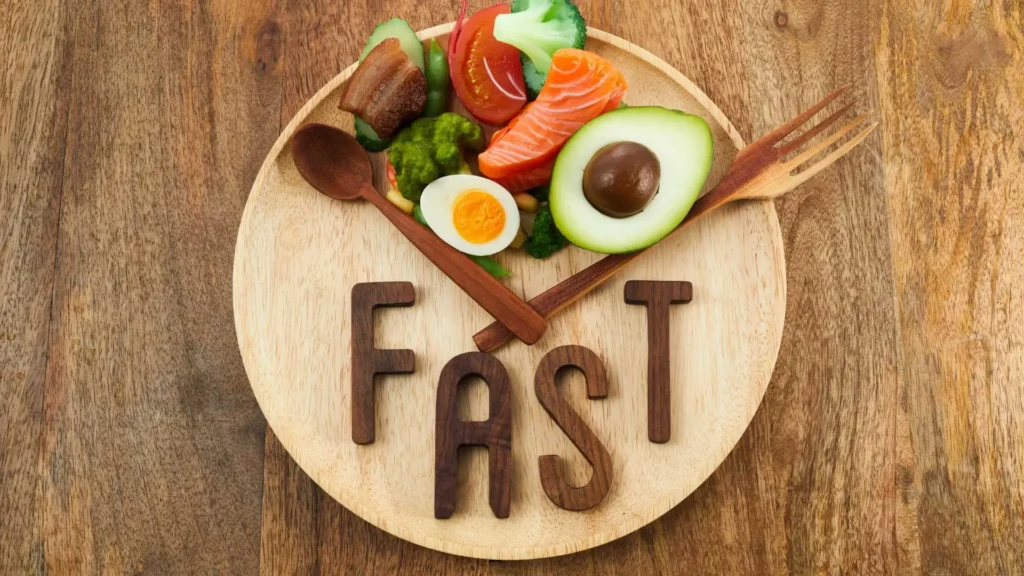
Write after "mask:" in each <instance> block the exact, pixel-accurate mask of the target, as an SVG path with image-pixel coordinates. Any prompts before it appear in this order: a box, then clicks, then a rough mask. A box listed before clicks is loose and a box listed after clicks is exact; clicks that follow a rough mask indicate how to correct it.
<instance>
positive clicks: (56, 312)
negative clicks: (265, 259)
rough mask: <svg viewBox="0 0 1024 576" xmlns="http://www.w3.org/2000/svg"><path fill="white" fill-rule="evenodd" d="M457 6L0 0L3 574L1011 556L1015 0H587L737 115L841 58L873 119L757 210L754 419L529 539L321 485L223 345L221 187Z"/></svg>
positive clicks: (1020, 77)
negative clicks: (603, 526)
mask: <svg viewBox="0 0 1024 576" xmlns="http://www.w3.org/2000/svg"><path fill="white" fill-rule="evenodd" d="M455 4H456V2H455V1H454V0H393V1H370V0H244V1H243V0H209V1H205V0H204V1H181V2H175V1H171V0H166V1H165V0H150V1H149V2H143V1H141V0H110V1H106V2H94V1H90V0H33V1H31V2H30V1H27V0H0V52H2V53H3V54H4V55H5V59H6V65H5V66H3V67H2V68H0V191H2V196H0V574H4V575H7V574H21V573H28V574H42V573H53V574H72V573H73V574H93V573H104V574H107V573H113V574H117V573H128V572H130V573H138V572H142V573H146V574H151V573H152V574H162V573H168V574H227V573H239V574H253V573H256V572H257V571H260V572H261V573H265V574H309V573H314V572H324V573H348V574H393V573H396V572H399V571H402V572H404V573H410V574H421V573H429V574H462V573H472V574H628V575H638V574H653V573H664V574H687V575H690V574H766V573H773V574H774V573H796V574H821V573H827V574H855V573H868V574H870V573H878V574H893V573H899V574H925V573H926V574H1014V573H1017V574H1019V573H1024V288H1022V286H1024V283H1022V281H1024V258H1022V254H1024V168H1022V166H1024V104H1022V103H1024V15H1022V13H1024V8H1022V4H1021V3H1020V2H1019V1H1017V0H1002V1H998V0H997V1H991V2H980V1H979V2H971V1H970V0H945V1H935V0H834V1H830V2H821V1H815V0H776V1H774V2H767V1H761V0H757V1H747V0H725V1H720V2H719V1H716V2H707V1H696V0H645V1H643V2H639V1H636V0H634V1H627V0H589V1H581V2H580V5H581V9H582V11H583V12H584V15H585V16H586V17H587V19H588V21H589V23H590V24H591V25H592V26H595V27H597V28H601V29H603V30H606V31H609V32H611V33H613V34H617V35H619V36H622V37H624V38H626V39H628V40H631V41H633V42H635V43H637V44H639V45H641V46H643V47H645V48H647V49H649V50H651V51H652V52H654V53H655V54H658V55H659V56H661V57H663V58H664V59H665V60H667V61H668V62H669V63H670V64H672V65H674V66H676V67H677V68H678V69H679V70H681V71H682V72H683V73H684V74H686V75H688V76H689V77H690V78H692V79H693V80H694V81H695V82H696V83H697V84H698V85H699V86H701V87H702V88H703V89H704V90H705V91H706V92H707V93H708V94H709V95H710V96H711V98H712V99H713V100H714V101H716V102H717V103H718V104H719V105H720V106H721V108H722V109H723V111H724V112H725V113H726V114H727V115H728V116H729V117H730V118H731V119H732V121H733V122H734V124H735V125H736V127H737V128H738V129H739V131H740V133H741V134H742V135H743V136H744V137H745V138H746V139H747V140H748V141H750V140H753V139H754V138H755V137H757V136H758V135H760V134H762V133H764V132H765V131H766V130H768V129H769V128H771V127H773V126H775V125H777V124H779V123H781V122H782V121H784V120H786V119H788V118H789V117H791V116H792V115H794V114H795V113H796V112H798V111H800V110H802V109H804V108H805V107H807V106H808V105H810V104H812V103H813V102H815V101H816V100H817V99H818V98H819V97H820V96H821V95H823V94H825V93H827V92H829V91H831V90H832V89H833V88H835V87H837V86H840V85H842V84H846V83H849V82H852V83H853V84H854V85H855V86H856V91H857V92H858V93H859V94H860V96H861V98H862V103H861V104H860V109H861V110H864V111H868V110H873V111H874V112H875V113H876V115H877V117H878V119H880V120H881V126H880V129H879V130H878V131H877V132H876V133H875V134H874V135H872V136H871V137H870V138H869V139H868V140H867V141H866V142H865V144H864V145H862V146H861V147H860V148H859V149H858V150H856V151H855V152H854V153H853V154H851V155H849V156H848V157H846V158H845V159H843V160H842V161H841V162H839V163H838V164H837V165H836V166H834V167H833V168H831V169H829V170H827V171H826V172H824V173H823V174H822V175H820V176H818V177H816V178H815V179H813V180H812V181H811V182H810V183H808V184H807V185H805V186H803V187H802V188H800V189H798V190H797V191H795V192H793V193H791V194H790V195H788V196H786V197H785V198H784V199H782V200H780V201H778V203H777V206H778V209H779V212H780V218H781V222H782V228H783V232H784V235H785V240H786V255H787V260H788V266H789V268H788V283H789V284H788V286H789V295H788V297H789V302H788V314H787V321H786V328H785V334H784V337H783V342H782V350H781V353H780V355H779V361H778V365H777V366H776V369H775V373H774V377H773V379H772V383H771V385H770V387H769V389H768V392H767V395H766V397H765V400H764V403H763V405H762V406H761V409H760V411H759V412H758V414H757V416H756V417H755V419H754V421H753V424H752V425H751V426H750V429H749V430H748V431H747V433H746V435H745V436H744V437H743V439H742V440H741V441H740V443H739V445H738V446H737V447H736V449H735V451H734V452H733V453H732V454H731V455H730V456H729V458H728V459H727V460H726V461H725V463H724V464H723V465H722V466H721V468H720V469H719V470H718V471H717V472H716V473H715V474H714V475H713V476H712V477H711V479H710V480H709V481H708V482H707V483H706V484H705V485H704V486H703V487H701V488H700V489H699V490H698V491H697V492H696V493H694V494H693V495H692V496H691V497H690V498H689V499H687V500H686V501H684V502H683V504H681V505H680V506H679V507H677V508H676V509H674V510H673V511H672V512H670V513H669V514H667V515H666V516H664V517H663V518H662V519H661V520H659V521H657V522H655V523H654V524H652V525H650V526H648V527H647V528H644V529H642V530H640V531H639V532H637V533H635V534H632V535H631V536H628V537H626V538H623V539H622V540H619V541H617V542H614V543H612V544H609V545H606V546H603V547H601V548H598V549H595V550H592V551H589V552H585V553H581V554H576V555H572V556H568V557H562V558H556V559H551V560H546V561H537V562H529V563H500V562H490V563H488V562H486V561H479V560H468V559H463V558H459V557H454V556H446V555H443V554H440V553H435V552H432V551H428V550H426V549H423V548H419V547H416V546H414V545H411V544H407V543H405V542H403V541H401V540H398V539H396V538H394V537H392V536H389V535H387V534H385V533H384V532H382V531H380V530H377V529H376V528H373V527H371V526H369V525H368V524H366V523H365V522H363V521H362V520H360V519H359V518H357V517H355V516H353V515H352V514H350V513H349V512H347V511H345V510H344V509H343V508H342V507H341V506H339V505H337V504H336V503H335V502H334V501H333V500H331V499H330V498H329V497H327V496H325V495H324V494H323V493H322V492H321V491H320V490H319V489H318V488H317V487H316V486H315V485H313V483H312V482H311V481H310V480H309V479H308V478H307V477H306V476H305V475H304V474H303V473H302V471H301V470H299V469H298V468H297V467H296V465H295V464H294V463H293V462H292V461H291V460H290V459H289V457H288V456H287V454H286V453H285V452H284V450H283V449H282V447H281V446H280V444H279V443H278V442H277V441H276V440H275V438H274V435H273V433H272V432H271V431H270V430H268V429H267V427H266V424H265V421H264V419H263V417H262V416H261V414H260V411H259V409H258V408H257V406H256V403H255V400H254V398H253V395H252V393H251V392H250V390H249V386H248V383H247V381H246V377H245V373H244V371H243V369H242V363H241V359H240V357H239V353H238V348H237V345H236V341H235V334H234V328H233V320H232V308H231V264H232V254H233V250H234V240H235V234H236V230H237V227H238V223H239V219H240V215H241V211H242V208H243V206H244V204H245V200H246V195H247V194H248V191H249V186H250V184H251V183H252V181H253V179H254V177H255V175H256V172H257V170H258V168H259V166H260V163H261V162H262V160H263V157H264V155H265V154H266V153H267V151H268V150H269V149H270V147H271V144H272V143H273V141H274V139H275V138H276V137H277V135H278V132H279V130H280V129H281V127H282V126H283V124H284V123H285V122H287V120H288V119H289V118H290V117H291V116H292V115H293V114H294V113H295V112H296V111H297V110H298V109H299V107H300V106H301V105H302V104H303V102H305V101H306V99H307V98H309V97H310V96H311V95H312V94H313V93H314V92H315V91H316V90H317V89H318V88H319V87H320V86H321V85H323V84H324V83H325V82H327V80H328V79H330V78H331V77H332V76H334V75H335V74H337V73H338V72H339V71H341V70H342V69H343V68H344V67H345V66H346V65H348V64H349V63H350V62H351V61H352V60H354V58H355V57H356V55H357V51H358V49H359V48H360V47H361V45H362V43H363V41H364V40H365V37H366V35H367V34H368V32H369V31H370V30H371V28H372V25H373V24H374V23H376V22H378V21H380V20H383V19H384V18H386V17H390V16H392V15H401V16H404V17H406V18H407V19H409V20H410V22H411V23H412V25H413V26H414V27H416V28H425V27H427V26H430V25H433V24H436V23H439V22H444V21H449V20H453V19H454V17H455V15H456V6H455ZM486 4H487V2H483V1H474V2H472V7H473V8H479V7H483V6H484V5H486Z"/></svg>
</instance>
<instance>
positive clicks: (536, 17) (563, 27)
mask: <svg viewBox="0 0 1024 576" xmlns="http://www.w3.org/2000/svg"><path fill="white" fill-rule="evenodd" d="M494 37H495V38H496V39H497V40H499V41H501V42H504V43H506V44H511V45H512V46H515V47H516V48H518V49H519V51H520V52H522V53H523V76H524V78H525V80H526V87H527V90H528V91H529V92H530V95H531V96H533V97H536V94H538V93H539V92H540V88H541V87H542V86H543V85H544V81H545V80H546V79H547V76H548V70H550V69H551V56H552V55H554V53H555V52H557V51H559V50H561V49H562V48H580V49H582V48H583V46H584V44H585V43H586V41H587V23H586V22H585V21H584V20H583V16H581V15H580V11H579V9H578V8H576V6H575V5H574V4H573V3H572V2H570V0H516V1H515V2H513V3H512V13H511V14H502V15H501V16H498V17H497V19H495V20H494Z"/></svg>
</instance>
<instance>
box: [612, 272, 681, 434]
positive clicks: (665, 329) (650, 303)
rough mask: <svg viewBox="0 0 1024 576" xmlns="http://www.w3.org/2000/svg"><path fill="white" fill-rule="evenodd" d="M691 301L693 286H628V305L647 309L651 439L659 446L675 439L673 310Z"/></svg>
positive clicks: (647, 283) (639, 283) (639, 282)
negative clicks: (670, 307)
mask: <svg viewBox="0 0 1024 576" xmlns="http://www.w3.org/2000/svg"><path fill="white" fill-rule="evenodd" d="M691 299H693V286H692V285H691V284H690V283H689V282H661V281H658V282H655V281H648V280H630V281H629V282H626V303H628V304H645V305H647V438H648V439H649V440H650V441H651V442H654V443H656V444H664V443H665V442H668V440H669V438H671V436H672V402H671V390H670V388H671V386H670V385H671V381H672V363H671V362H670V356H669V350H670V347H669V325H670V322H669V320H670V318H669V314H668V313H669V306H671V305H672V304H685V303H686V302H689V301H690V300H691Z"/></svg>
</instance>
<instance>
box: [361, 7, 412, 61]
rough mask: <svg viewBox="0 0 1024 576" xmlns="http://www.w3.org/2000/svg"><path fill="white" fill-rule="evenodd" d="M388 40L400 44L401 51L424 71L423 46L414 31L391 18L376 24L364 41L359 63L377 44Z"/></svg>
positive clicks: (405, 24) (405, 23) (400, 21)
mask: <svg viewBox="0 0 1024 576" xmlns="http://www.w3.org/2000/svg"><path fill="white" fill-rule="evenodd" d="M388 38H397V39H398V41H399V42H400V43H401V44H402V51H403V52H405V53H406V55H408V56H409V59H410V60H412V63H413V64H415V65H416V66H417V67H418V68H419V69H420V70H423V71H426V68H425V67H424V65H423V44H421V43H420V39H419V38H417V37H416V31H415V30H413V29H412V26H410V25H409V23H408V22H406V21H405V20H402V19H401V18H392V19H391V20H388V21H387V22H384V23H383V24H378V25H377V27H376V28H374V30H373V32H372V33H371V34H370V37H369V38H368V39H367V40H366V46H364V47H363V52H362V54H360V55H359V61H360V62H362V61H363V60H365V59H366V55H367V54H369V53H370V50H373V49H374V48H376V47H377V45H378V44H380V43H381V42H383V41H385V40H387V39H388Z"/></svg>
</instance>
